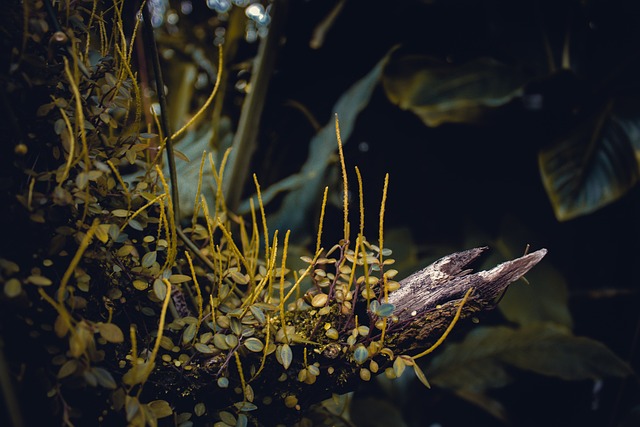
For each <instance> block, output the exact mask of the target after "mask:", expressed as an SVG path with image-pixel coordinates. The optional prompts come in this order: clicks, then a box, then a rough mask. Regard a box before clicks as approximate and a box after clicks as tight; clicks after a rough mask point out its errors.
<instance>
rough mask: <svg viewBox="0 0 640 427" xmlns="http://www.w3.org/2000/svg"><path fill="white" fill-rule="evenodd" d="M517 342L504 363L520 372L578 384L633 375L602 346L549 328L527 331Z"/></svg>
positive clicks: (593, 341) (524, 330) (541, 327)
mask: <svg viewBox="0 0 640 427" xmlns="http://www.w3.org/2000/svg"><path fill="white" fill-rule="evenodd" d="M514 340H515V343H513V344H515V346H513V345H512V346H511V348H509V349H507V350H506V351H505V352H503V353H502V354H501V359H502V360H503V361H504V362H506V363H508V364H510V365H513V366H516V367H518V368H520V369H525V370H529V371H533V372H536V373H538V374H542V375H548V376H553V377H558V378H561V379H563V380H574V381H575V380H585V379H600V378H606V377H625V376H627V375H629V374H631V368H630V367H629V365H628V364H627V363H626V362H624V361H623V360H621V359H620V358H618V356H616V355H615V354H614V353H613V352H612V351H611V350H609V348H607V347H606V346H605V345H604V344H602V343H601V342H598V341H596V340H593V339H591V338H587V337H576V336H573V335H569V334H567V333H565V332H564V331H563V330H562V329H559V328H556V327H554V326H551V325H549V324H547V325H536V326H531V327H527V328H523V329H522V330H520V331H518V333H517V334H516V335H515V336H514Z"/></svg>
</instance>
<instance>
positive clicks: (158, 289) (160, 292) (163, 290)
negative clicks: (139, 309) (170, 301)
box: [153, 279, 167, 301]
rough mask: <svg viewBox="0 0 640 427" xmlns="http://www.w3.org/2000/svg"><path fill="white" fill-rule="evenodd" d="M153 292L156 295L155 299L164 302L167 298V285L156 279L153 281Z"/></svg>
mask: <svg viewBox="0 0 640 427" xmlns="http://www.w3.org/2000/svg"><path fill="white" fill-rule="evenodd" d="M153 292H154V293H155V294H156V298H158V299H159V300H160V301H164V299H165V298H166V296H167V285H165V283H164V282H163V281H162V280H161V279H156V280H154V281H153Z"/></svg>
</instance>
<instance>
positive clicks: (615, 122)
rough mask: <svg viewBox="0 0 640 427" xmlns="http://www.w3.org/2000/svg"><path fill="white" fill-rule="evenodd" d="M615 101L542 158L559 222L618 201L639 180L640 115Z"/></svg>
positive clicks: (582, 124)
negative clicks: (637, 156)
mask: <svg viewBox="0 0 640 427" xmlns="http://www.w3.org/2000/svg"><path fill="white" fill-rule="evenodd" d="M623 110H626V108H624V107H623V106H622V102H618V103H616V102H615V101H610V102H609V103H608V104H607V105H605V106H603V108H602V109H601V110H600V111H599V112H598V113H597V114H594V115H593V116H592V117H589V118H588V119H587V120H586V121H585V122H583V123H581V124H580V125H579V126H578V127H576V128H575V129H574V130H573V131H572V132H571V133H570V134H569V135H567V136H566V137H564V138H562V139H560V140H559V141H557V142H555V143H554V144H552V145H551V146H549V147H547V148H545V149H543V150H541V151H540V153H539V154H538V161H539V164H540V173H541V175H542V181H543V183H544V186H545V189H546V190H547V195H548V196H549V199H550V201H551V204H552V206H553V210H554V212H555V215H556V218H557V219H558V220H559V221H566V220H569V219H572V218H575V217H578V216H581V215H586V214H588V213H591V212H594V211H596V210H598V209H600V208H602V207H603V206H605V205H607V204H609V203H611V202H613V201H615V200H617V199H618V198H620V197H621V196H623V195H624V194H626V193H627V191H629V190H630V189H631V188H632V187H634V186H635V185H636V183H637V182H638V179H640V172H639V170H638V160H637V158H636V154H635V152H637V151H639V150H638V147H639V146H640V115H639V114H637V113H636V114H633V113H627V112H626V111H623Z"/></svg>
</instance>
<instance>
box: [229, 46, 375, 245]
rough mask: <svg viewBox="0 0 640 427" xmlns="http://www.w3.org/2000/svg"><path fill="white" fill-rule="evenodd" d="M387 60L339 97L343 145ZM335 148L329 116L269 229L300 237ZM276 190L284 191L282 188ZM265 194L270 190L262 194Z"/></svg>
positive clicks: (332, 123) (334, 108)
mask: <svg viewBox="0 0 640 427" xmlns="http://www.w3.org/2000/svg"><path fill="white" fill-rule="evenodd" d="M387 58H388V55H385V56H384V58H382V59H381V60H380V61H379V62H378V63H377V64H376V65H375V66H374V67H373V68H372V69H371V71H369V73H367V75H365V76H364V77H363V78H362V79H360V80H359V81H357V82H356V83H355V84H354V85H353V86H351V87H350V88H349V89H348V90H347V91H346V92H345V93H344V94H342V96H341V97H340V99H338V102H336V104H335V105H334V106H333V108H332V111H333V112H335V114H337V115H338V118H339V119H340V134H341V136H342V141H343V142H345V143H346V141H347V140H348V139H349V136H350V135H351V133H352V132H353V128H354V126H355V123H356V119H357V117H358V114H359V113H360V111H362V110H363V109H364V108H365V107H366V106H367V104H368V102H369V99H370V98H371V95H372V94H373V91H374V89H375V88H376V86H377V85H378V82H379V80H380V76H381V74H382V69H383V67H384V65H385V64H386V62H387ZM337 148H338V146H337V144H336V130H335V119H334V117H333V116H332V117H331V118H330V119H329V121H328V123H327V124H326V125H325V126H324V127H323V128H322V129H320V131H319V132H318V133H317V134H316V135H315V136H314V137H313V138H312V139H311V142H310V143H309V156H308V157H307V161H306V162H305V163H304V165H303V166H302V168H301V169H300V173H299V174H297V175H294V176H296V179H295V180H292V181H290V182H289V185H290V187H289V189H290V192H289V193H288V194H287V195H286V196H285V198H284V201H283V203H282V206H281V208H280V209H279V211H278V212H276V213H275V214H274V215H273V216H272V217H271V218H270V222H271V223H270V224H269V228H270V229H274V230H276V229H280V230H284V229H290V230H291V236H292V238H293V237H294V236H296V235H299V234H301V233H298V231H299V230H301V229H302V228H303V227H304V226H305V224H307V221H308V219H309V213H310V212H312V211H313V209H314V208H315V207H316V206H318V204H319V201H320V200H322V197H321V192H322V188H323V187H324V185H326V176H325V174H326V171H327V168H328V167H329V164H330V163H331V161H332V160H331V159H332V157H333V155H334V153H335V152H336V150H337ZM285 179H287V178H285ZM274 185H278V184H277V183H276V184H274ZM279 190H280V191H281V190H284V188H280V189H279ZM267 192H269V189H267V190H266V192H265V193H267ZM242 206H243V207H241V208H240V211H241V212H242V211H246V210H247V207H248V202H245V203H244V204H243V205H242Z"/></svg>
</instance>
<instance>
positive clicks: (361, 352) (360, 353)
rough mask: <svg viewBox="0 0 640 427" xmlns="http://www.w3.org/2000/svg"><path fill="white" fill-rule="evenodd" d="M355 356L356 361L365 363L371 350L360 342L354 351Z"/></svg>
mask: <svg viewBox="0 0 640 427" xmlns="http://www.w3.org/2000/svg"><path fill="white" fill-rule="evenodd" d="M353 358H354V359H355V361H356V363H358V364H363V363H364V362H366V361H367V359H368V358H369V351H368V350H367V348H366V347H365V346H364V345H362V344H360V345H358V346H357V347H356V349H355V350H354V351H353Z"/></svg>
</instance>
